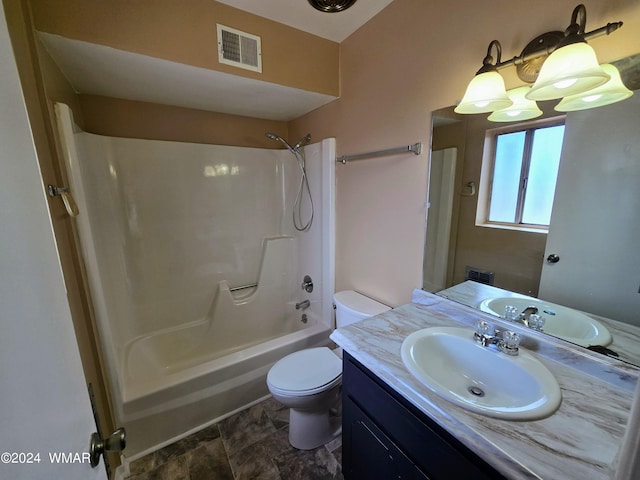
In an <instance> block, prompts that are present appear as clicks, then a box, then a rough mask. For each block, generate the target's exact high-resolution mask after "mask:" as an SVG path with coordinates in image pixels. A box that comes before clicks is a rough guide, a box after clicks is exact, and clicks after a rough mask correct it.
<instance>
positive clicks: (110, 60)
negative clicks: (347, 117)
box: [38, 32, 338, 121]
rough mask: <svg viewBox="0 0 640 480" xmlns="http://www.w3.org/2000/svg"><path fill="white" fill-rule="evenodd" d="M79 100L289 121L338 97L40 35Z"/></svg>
mask: <svg viewBox="0 0 640 480" xmlns="http://www.w3.org/2000/svg"><path fill="white" fill-rule="evenodd" d="M38 38H39V39H40V40H41V42H42V43H43V45H44V47H45V49H46V50H47V52H48V53H49V55H51V57H52V58H53V60H54V61H55V62H56V64H57V65H58V67H59V68H60V70H61V71H62V73H63V74H64V75H65V77H66V78H67V80H69V83H71V85H72V87H73V88H74V90H75V91H76V93H79V94H85V95H101V96H105V97H114V98H121V99H125V100H138V101H142V102H150V103H159V104H162V105H173V106H178V107H186V108H194V109H198V110H208V111H212V112H219V113H227V114H231V115H242V116H246V117H253V118H262V119H268V120H279V121H290V120H293V119H295V118H298V117H300V116H302V115H304V114H306V113H308V112H310V111H312V110H315V109H316V108H319V107H321V106H323V105H325V104H327V103H329V102H332V101H333V100H336V99H337V98H338V97H334V96H331V95H325V94H321V93H317V92H310V91H307V90H302V89H298V88H292V87H285V86H283V85H278V84H274V83H269V82H263V81H260V80H253V79H250V78H245V77H240V76H236V75H231V74H228V73H223V72H218V71H215V70H209V69H206V68H200V67H194V66H191V65H185V64H182V63H177V62H171V61H169V60H162V59H159V58H154V57H149V56H146V55H140V54H137V53H132V52H126V51H123V50H118V49H115V48H111V47H105V46H102V45H97V44H94V43H89V42H83V41H80V40H74V39H69V38H66V37H62V36H59V35H54V34H50V33H45V32H38Z"/></svg>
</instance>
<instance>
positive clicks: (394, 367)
mask: <svg viewBox="0 0 640 480" xmlns="http://www.w3.org/2000/svg"><path fill="white" fill-rule="evenodd" d="M414 302H419V303H412V304H407V305H403V306H401V307H398V308H395V309H393V310H390V311H389V312H386V313H383V314H381V315H377V316H375V317H371V318H369V319H365V320H363V321H361V322H358V323H356V324H353V325H350V326H348V327H345V328H340V329H338V330H335V331H334V332H333V333H332V334H331V339H332V340H333V341H334V342H336V343H337V344H338V345H339V346H340V347H342V348H343V349H344V350H346V351H347V352H349V354H351V355H352V356H353V357H354V358H355V359H356V360H358V361H359V362H360V363H362V364H363V365H364V366H365V367H367V368H368V369H369V370H371V371H372V372H373V373H374V374H376V375H377V376H378V377H379V378H380V379H382V380H383V381H384V382H386V383H387V384H388V385H389V386H390V387H391V388H393V389H394V390H395V391H396V392H398V393H399V394H400V395H402V396H403V397H405V398H406V399H407V400H409V401H410V402H411V403H412V404H413V405H415V406H416V407H417V408H418V409H420V410H421V411H422V412H424V413H425V414H426V415H428V416H429V417H430V418H432V419H433V420H434V421H436V422H437V423H438V424H439V425H441V426H442V427H443V428H445V429H446V430H447V431H449V432H450V433H451V434H453V435H454V436H455V437H456V438H458V440H460V441H461V442H462V443H463V444H464V445H466V446H467V447H468V448H470V449H471V450H472V451H474V452H475V453H476V454H478V455H479V456H480V457H481V458H483V459H484V460H485V461H486V462H487V463H489V464H490V465H492V466H493V467H494V468H495V469H496V470H498V471H499V472H501V473H502V474H503V475H504V476H506V477H507V478H510V479H545V480H557V479H560V478H562V479H564V480H571V479H580V480H584V479H589V480H597V479H611V478H613V476H614V472H615V464H616V459H617V456H618V454H619V452H620V448H621V446H622V440H623V436H624V433H625V429H626V424H627V417H628V415H629V410H630V408H631V403H632V400H633V393H634V389H635V386H636V383H637V381H638V374H639V370H638V368H636V367H634V366H632V365H628V364H624V363H622V362H618V361H614V360H611V359H609V358H607V357H604V356H596V355H593V354H592V353H590V352H584V351H581V349H577V348H575V347H572V346H570V345H569V344H567V343H566V342H563V341H560V340H557V339H554V338H552V337H548V336H545V335H541V334H538V333H537V332H529V331H528V329H526V327H523V328H522V329H519V328H517V326H514V325H512V324H509V327H510V328H511V327H516V328H511V329H512V330H517V331H519V332H520V333H521V335H522V336H523V341H522V343H521V345H522V347H524V348H526V349H527V350H529V351H530V352H533V353H534V354H535V355H536V357H537V358H538V359H539V360H540V361H541V362H542V363H544V364H545V366H546V367H547V368H548V369H549V370H550V371H551V372H552V373H553V374H554V376H555V377H556V379H557V381H558V383H559V384H560V387H561V389H562V396H563V399H562V404H561V405H560V408H559V409H558V410H557V411H556V413H555V414H553V415H552V416H550V417H548V418H546V419H542V420H536V421H528V422H514V421H507V420H498V419H494V418H489V417H485V416H483V415H479V414H476V413H473V412H471V411H469V410H465V409H463V408H461V407H458V406H456V405H454V404H452V403H450V402H448V401H447V400H445V399H443V398H441V397H440V396H438V395H437V394H435V393H433V392H432V391H431V390H429V389H428V388H427V387H425V386H424V385H423V384H421V383H420V382H419V381H418V380H416V379H415V377H413V375H412V374H411V373H409V371H408V370H407V368H406V367H405V366H404V364H403V363H402V359H401V357H400V347H401V345H402V342H403V340H404V339H405V338H406V337H407V336H408V335H409V334H411V333H412V332H414V331H416V330H420V329H422V328H427V327H434V326H468V327H469V329H470V331H473V328H474V327H473V326H474V325H475V322H476V321H477V320H478V319H484V320H487V321H489V322H492V323H494V324H502V325H505V324H504V323H501V321H500V319H498V318H496V317H493V316H491V315H489V314H485V313H483V312H480V311H478V310H476V309H474V308H471V307H467V306H465V305H460V304H458V303H455V302H452V301H450V300H447V299H445V298H442V297H439V296H436V295H433V294H428V293H426V292H420V294H419V295H418V296H417V298H416V296H415V295H414Z"/></svg>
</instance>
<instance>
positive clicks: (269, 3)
mask: <svg viewBox="0 0 640 480" xmlns="http://www.w3.org/2000/svg"><path fill="white" fill-rule="evenodd" d="M392 1H393V0H360V1H356V3H355V4H353V6H351V7H350V8H349V9H347V10H344V11H342V12H339V13H323V12H320V11H318V10H316V9H315V8H313V7H312V6H311V5H309V2H308V1H307V0H218V2H220V3H226V4H227V5H230V6H232V7H235V8H238V9H240V10H244V11H246V12H250V13H253V14H255V15H258V16H260V17H265V18H268V19H269V20H273V21H276V22H280V23H284V24H285V25H289V26H291V27H294V28H297V29H298V30H303V31H305V32H309V33H313V34H314V35H317V36H319V37H323V38H327V39H329V40H333V41H334V42H342V41H343V40H344V39H345V38H347V37H348V36H349V35H351V34H352V33H353V32H355V31H356V30H357V29H358V28H360V27H361V26H362V25H364V24H365V23H367V22H368V21H369V20H371V19H372V18H373V17H374V16H375V15H377V14H378V13H379V12H380V11H381V10H382V9H383V8H384V7H386V6H387V5H389V4H390V3H391V2H392Z"/></svg>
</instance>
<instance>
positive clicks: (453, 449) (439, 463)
mask: <svg viewBox="0 0 640 480" xmlns="http://www.w3.org/2000/svg"><path fill="white" fill-rule="evenodd" d="M342 388H343V401H344V403H345V406H347V405H348V404H350V403H351V402H352V403H353V404H355V405H356V406H357V408H358V409H359V410H360V411H361V412H362V413H364V415H366V417H368V418H369V419H370V420H371V421H372V422H373V423H374V424H375V426H376V427H377V428H378V429H379V430H380V431H381V432H382V433H384V435H385V436H386V437H388V439H389V441H390V442H391V443H392V444H393V445H395V446H397V447H398V449H399V450H400V451H401V452H402V453H403V455H405V456H406V457H407V458H408V459H409V460H410V461H411V462H412V463H413V464H415V465H416V466H417V467H418V468H419V469H420V471H422V472H424V474H425V475H426V478H429V479H431V480H450V479H453V478H456V479H457V478H468V479H474V480H489V479H503V478H504V477H503V476H502V475H500V474H499V473H498V472H496V471H495V470H494V469H493V468H492V467H490V466H489V465H488V464H486V463H485V462H484V461H483V460H482V459H480V458H479V457H478V456H477V455H475V454H474V453H473V452H471V451H470V450H469V449H468V448H467V447H465V446H464V445H462V444H461V443H460V442H459V441H458V440H456V439H455V438H454V437H453V436H451V435H450V434H449V433H448V432H446V431H445V430H444V429H442V427H440V426H438V425H437V424H435V422H434V421H433V420H431V419H429V418H428V417H427V416H426V415H424V414H423V413H422V412H420V411H419V410H417V409H416V408H415V407H414V406H413V405H411V404H410V403H409V402H408V401H406V400H405V399H403V398H402V397H400V396H399V395H398V394H397V393H395V392H394V391H393V390H391V389H390V388H389V387H388V386H386V385H385V384H384V382H382V381H381V380H380V379H379V378H378V377H376V376H375V375H374V374H373V373H371V372H370V371H369V370H367V369H366V368H365V367H364V366H362V365H361V364H359V363H358V362H357V361H356V360H355V359H353V357H351V356H350V355H349V354H348V353H346V352H345V354H344V371H343V387H342ZM350 411H355V410H353V409H350V408H345V409H344V410H343V459H344V464H343V469H344V474H345V478H351V477H349V470H350V469H351V468H352V464H353V462H354V461H355V460H356V459H354V458H353V455H354V453H355V452H358V451H359V450H358V448H357V446H356V445H351V444H350V443H351V442H352V440H355V441H357V440H358V439H357V438H356V437H355V435H354V436H353V438H352V430H353V429H355V428H356V427H354V425H356V424H357V422H358V420H357V419H356V420H355V421H356V423H354V419H353V418H349V417H350V413H349V412H350ZM397 478H405V477H401V476H399V477H397Z"/></svg>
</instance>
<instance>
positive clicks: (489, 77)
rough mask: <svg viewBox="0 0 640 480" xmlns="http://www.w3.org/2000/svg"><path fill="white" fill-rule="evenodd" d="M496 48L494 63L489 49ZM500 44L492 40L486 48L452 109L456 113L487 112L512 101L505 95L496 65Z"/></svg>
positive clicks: (500, 107)
mask: <svg viewBox="0 0 640 480" xmlns="http://www.w3.org/2000/svg"><path fill="white" fill-rule="evenodd" d="M493 48H495V49H496V63H493V57H492V56H491V50H492V49H493ZM501 55H502V45H500V42H499V41H497V40H493V41H492V42H491V43H490V44H489V48H487V54H486V55H485V57H484V60H483V61H482V67H480V70H478V71H477V72H476V76H475V77H473V80H471V82H469V86H468V87H467V91H466V92H465V94H464V97H463V98H462V101H461V102H460V103H459V104H458V106H457V107H456V108H455V109H454V110H455V112H456V113H467V114H471V113H487V112H493V111H494V110H500V109H502V108H506V107H508V106H509V105H511V104H512V103H513V101H512V100H511V99H510V98H509V96H508V95H507V92H506V89H505V86H504V79H503V78H502V76H501V75H500V74H499V73H498V69H497V68H496V65H497V64H499V63H500V57H501Z"/></svg>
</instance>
